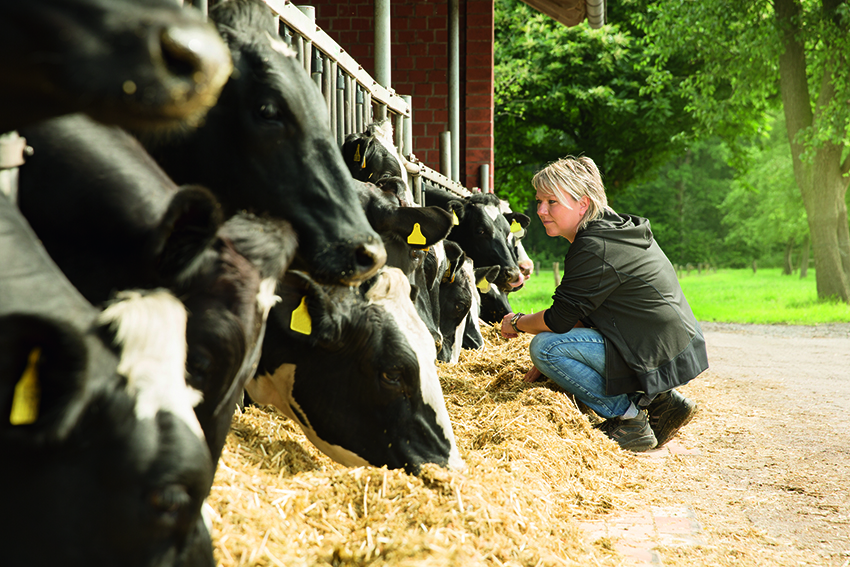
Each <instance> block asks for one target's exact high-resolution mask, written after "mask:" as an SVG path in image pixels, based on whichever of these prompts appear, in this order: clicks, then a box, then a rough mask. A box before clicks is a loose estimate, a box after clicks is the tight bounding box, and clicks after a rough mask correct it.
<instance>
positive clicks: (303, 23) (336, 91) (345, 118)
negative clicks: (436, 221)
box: [186, 0, 472, 205]
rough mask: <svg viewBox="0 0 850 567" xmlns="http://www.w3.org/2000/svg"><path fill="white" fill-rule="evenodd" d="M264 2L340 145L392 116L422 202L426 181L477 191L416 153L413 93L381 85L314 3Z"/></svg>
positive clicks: (460, 191)
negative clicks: (324, 24) (319, 16)
mask: <svg viewBox="0 0 850 567" xmlns="http://www.w3.org/2000/svg"><path fill="white" fill-rule="evenodd" d="M263 1H264V2H265V3H266V4H267V5H268V6H269V7H270V8H271V9H272V10H273V11H274V12H275V13H276V14H277V15H278V35H279V36H280V37H281V39H282V40H283V41H285V42H286V43H287V44H288V45H289V46H290V47H292V48H293V49H294V50H295V51H296V53H297V54H298V60H299V61H300V62H301V64H302V65H303V67H304V70H305V71H307V73H308V74H309V75H310V76H311V77H312V78H313V81H314V82H315V83H316V86H318V87H319V90H321V92H322V96H323V97H324V99H325V104H326V105H327V110H328V117H329V119H330V124H329V125H328V126H329V127H330V130H331V132H332V133H333V134H334V135H335V136H336V140H337V143H338V144H339V145H340V146H342V144H343V142H344V141H345V137H346V136H347V135H348V134H351V133H355V132H363V131H364V130H365V129H366V126H367V125H368V124H370V123H371V122H373V121H375V120H376V119H377V120H382V119H385V118H389V119H391V120H392V121H393V131H394V133H395V144H396V147H398V148H399V150H400V151H401V153H402V155H404V156H405V157H406V158H407V161H408V163H407V171H408V174H409V176H410V181H411V189H412V190H413V194H414V198H415V200H416V202H417V204H420V205H421V204H423V203H422V189H421V188H422V182H423V180H426V181H427V182H428V183H430V184H432V185H436V186H438V187H440V188H442V189H445V190H447V191H451V192H452V193H455V194H457V195H460V196H468V195H471V194H472V192H471V191H470V190H469V189H467V188H466V187H464V186H463V185H461V184H460V183H458V182H457V181H454V180H452V179H450V178H449V177H447V176H446V175H443V174H442V173H440V172H438V171H436V170H434V169H432V168H430V167H428V166H426V165H425V164H423V163H421V162H420V161H419V160H418V159H416V158H415V156H414V153H413V148H412V145H413V144H412V139H413V135H412V131H413V121H412V119H411V98H410V97H409V96H402V95H399V94H397V93H396V92H395V91H394V90H393V89H392V88H386V87H384V86H383V85H381V84H380V83H379V82H378V81H377V80H375V79H374V78H373V77H372V76H371V75H369V73H367V72H366V71H365V70H363V67H362V66H361V65H360V64H358V63H357V61H356V60H355V59H354V58H353V57H352V56H351V55H350V54H349V53H347V52H346V51H345V50H344V49H343V48H342V47H340V45H339V44H338V43H337V42H336V41H334V40H333V39H332V38H331V37H330V36H329V35H328V34H327V33H326V32H325V31H324V30H322V29H321V28H319V27H318V26H316V18H315V14H316V12H315V8H314V7H313V6H296V5H294V4H292V2H290V1H289V0H263ZM186 3H191V4H192V5H194V6H195V7H197V8H199V9H200V10H201V11H202V12H204V13H206V11H207V8H208V5H212V4H215V2H214V0H212V1H210V2H208V1H207V0H194V1H193V2H186ZM378 57H380V54H377V56H376V59H378ZM442 153H444V154H446V153H448V152H442ZM441 161H443V163H441V168H442V169H443V171H446V172H448V171H450V170H451V169H450V166H451V162H450V158H447V161H444V160H441Z"/></svg>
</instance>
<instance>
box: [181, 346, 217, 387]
mask: <svg viewBox="0 0 850 567" xmlns="http://www.w3.org/2000/svg"><path fill="white" fill-rule="evenodd" d="M212 365H213V362H212V359H211V358H210V357H209V356H207V355H205V354H202V353H198V352H191V353H189V356H188V357H187V358H186V371H187V372H188V376H187V377H186V384H187V385H188V386H190V387H192V388H195V389H196V390H203V389H204V382H205V379H206V377H207V375H208V374H209V372H210V370H211V369H212Z"/></svg>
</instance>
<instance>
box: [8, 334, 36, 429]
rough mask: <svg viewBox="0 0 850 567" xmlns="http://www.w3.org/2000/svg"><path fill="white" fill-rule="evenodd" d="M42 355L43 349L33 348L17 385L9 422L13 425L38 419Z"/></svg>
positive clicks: (26, 423)
mask: <svg viewBox="0 0 850 567" xmlns="http://www.w3.org/2000/svg"><path fill="white" fill-rule="evenodd" d="M40 356H41V349H40V348H38V347H36V348H34V349H32V351H31V352H30V356H29V361H28V362H27V368H26V370H24V373H23V375H21V379H20V380H18V383H17V384H16V385H15V395H14V397H13V398H12V412H11V413H10V414H9V423H11V424H12V425H28V424H30V423H34V422H35V420H36V419H38V403H39V401H40V400H41V387H40V386H39V385H38V372H37V371H36V365H37V364H38V359H39V357H40Z"/></svg>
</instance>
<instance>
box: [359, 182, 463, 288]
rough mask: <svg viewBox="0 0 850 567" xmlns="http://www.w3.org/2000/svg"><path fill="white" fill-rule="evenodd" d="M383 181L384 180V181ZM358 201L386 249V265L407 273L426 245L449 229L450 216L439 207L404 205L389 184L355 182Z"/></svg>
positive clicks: (442, 236) (438, 239) (417, 262)
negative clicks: (389, 187)
mask: <svg viewBox="0 0 850 567" xmlns="http://www.w3.org/2000/svg"><path fill="white" fill-rule="evenodd" d="M384 181H386V179H385V180H384ZM355 187H357V192H358V195H359V197H360V204H361V205H362V207H363V210H364V211H365V212H366V218H367V219H368V220H369V224H370V225H371V226H372V228H373V229H375V231H376V232H377V233H378V234H379V235H380V236H381V240H382V241H383V243H384V248H385V249H386V251H387V265H388V266H392V267H394V268H399V269H400V270H401V271H402V272H404V273H405V274H406V275H410V274H411V273H412V272H413V270H414V269H416V267H417V266H418V265H420V264H421V263H422V259H423V258H424V254H423V253H421V252H422V251H423V250H427V249H428V248H429V247H430V246H433V245H434V244H437V243H438V242H440V241H441V240H443V239H444V238H445V237H446V236H447V235H448V234H449V231H450V230H451V229H452V217H451V215H450V214H449V213H447V212H446V211H444V210H443V209H441V208H440V207H408V206H404V204H403V201H402V200H401V198H400V197H399V195H398V193H397V192H396V189H397V187H396V186H394V185H391V190H386V185H385V184H382V185H380V186H379V185H375V184H373V183H364V182H360V181H355Z"/></svg>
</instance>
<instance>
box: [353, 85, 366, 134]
mask: <svg viewBox="0 0 850 567" xmlns="http://www.w3.org/2000/svg"><path fill="white" fill-rule="evenodd" d="M355 87H356V90H357V95H356V98H355V103H356V104H357V111H356V112H355V113H354V115H355V117H356V120H355V128H357V131H358V132H362V131H363V130H365V129H366V128H365V125H364V122H363V119H364V117H365V109H364V107H363V89H362V88H361V87H360V85H359V84H358V85H355Z"/></svg>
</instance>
